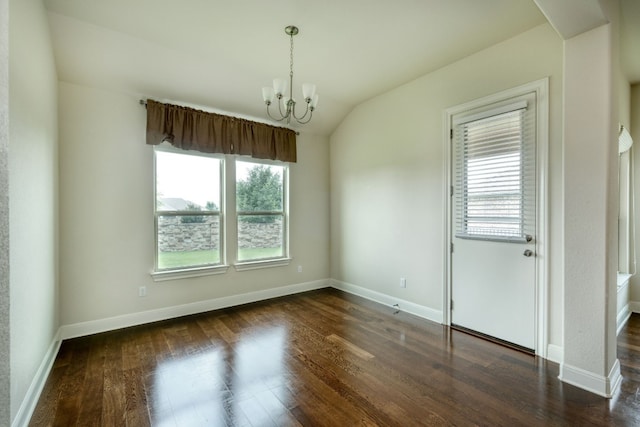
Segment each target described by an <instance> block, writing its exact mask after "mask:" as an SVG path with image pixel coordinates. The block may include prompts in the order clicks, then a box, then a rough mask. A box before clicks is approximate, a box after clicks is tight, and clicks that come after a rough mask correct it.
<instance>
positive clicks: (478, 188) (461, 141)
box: [451, 93, 536, 350]
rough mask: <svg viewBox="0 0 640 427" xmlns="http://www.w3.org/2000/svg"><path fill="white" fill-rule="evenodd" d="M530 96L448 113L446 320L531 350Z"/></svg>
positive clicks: (532, 97) (532, 133) (532, 198)
mask: <svg viewBox="0 0 640 427" xmlns="http://www.w3.org/2000/svg"><path fill="white" fill-rule="evenodd" d="M535 102H536V99H535V93H532V94H530V95H526V96H522V97H518V98H516V99H511V100H508V101H504V102H501V103H500V104H494V105H491V106H487V107H485V108H480V109H476V110H474V111H471V112H467V113H461V114H457V115H455V116H453V120H452V130H453V132H452V138H451V139H452V144H453V145H454V147H453V153H454V158H453V167H452V170H453V177H452V178H453V180H452V181H453V183H454V187H453V194H452V210H451V212H452V215H453V218H452V225H453V226H452V236H451V242H452V243H453V245H452V253H451V300H452V304H451V324H452V325H454V326H459V327H463V328H466V329H470V330H473V331H476V332H479V333H481V334H484V335H488V336H490V337H493V338H497V339H499V340H502V341H506V342H509V343H512V344H516V345H518V346H520V347H523V348H526V349H531V350H533V349H535V338H536V335H535V334H536V331H535V321H536V311H535V310H536V305H535V301H536V289H535V286H536V277H535V274H536V267H535V251H536V229H535V228H536V218H535V215H536V206H535V203H536V187H535V184H536V165H535V160H536V135H535V129H536V126H535V123H536V117H535V111H536V109H535Z"/></svg>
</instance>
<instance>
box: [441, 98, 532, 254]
mask: <svg viewBox="0 0 640 427" xmlns="http://www.w3.org/2000/svg"><path fill="white" fill-rule="evenodd" d="M497 104H498V105H495V104H494V105H487V106H484V107H481V108H479V110H480V111H479V112H478V109H476V110H475V111H473V110H472V111H471V112H460V113H458V114H456V117H453V118H452V124H451V129H452V133H451V142H452V144H453V146H454V147H455V149H454V151H461V152H462V153H463V154H460V156H461V164H459V165H458V166H457V168H459V170H458V173H459V174H460V173H461V174H462V176H461V177H460V178H459V179H455V180H454V181H455V182H452V184H454V185H453V186H452V188H453V187H456V190H455V197H454V198H453V200H452V203H453V204H454V205H455V209H454V211H455V210H460V215H461V217H460V222H458V223H456V224H452V225H453V227H454V228H455V237H457V238H461V239H471V240H489V241H500V242H512V243H526V242H527V241H528V239H529V235H528V234H527V233H528V228H529V227H530V226H531V225H532V224H530V222H529V215H530V214H531V212H530V210H529V206H528V205H525V200H529V201H533V200H534V199H535V198H537V195H536V194H537V190H536V188H535V176H533V177H531V176H530V175H529V173H531V172H528V173H525V170H524V169H523V165H524V162H525V161H527V162H533V164H534V169H535V162H536V157H537V155H536V148H535V144H533V145H532V144H531V142H530V140H529V138H533V139H534V140H535V138H536V136H535V130H533V131H525V128H526V127H527V126H528V124H530V123H531V122H532V120H533V121H535V115H536V105H537V104H536V98H535V96H534V95H533V94H532V93H526V94H521V95H518V96H515V97H513V98H509V99H505V100H503V101H502V102H499V103H497ZM516 112H518V122H519V125H518V132H519V134H520V136H519V141H520V143H519V147H518V149H517V150H506V151H505V152H504V154H514V153H516V152H517V153H519V158H518V162H519V180H518V183H519V184H518V186H519V190H518V195H519V204H520V206H519V215H518V218H517V219H514V221H507V217H506V216H497V217H490V218H489V219H488V220H489V221H491V219H501V222H502V223H503V225H504V224H506V223H507V222H513V224H515V225H517V233H508V232H507V230H504V231H505V232H504V233H500V232H498V231H499V228H496V229H495V230H496V232H494V233H490V232H479V231H470V230H469V221H470V220H471V221H473V220H474V218H473V215H471V216H470V215H469V214H468V209H469V202H470V201H471V198H470V197H469V194H468V189H469V188H468V187H469V186H468V182H467V177H468V174H469V164H468V161H469V160H470V156H469V154H468V153H467V150H468V149H469V146H468V144H467V141H468V139H467V138H466V133H465V132H466V131H467V127H466V126H467V125H468V124H472V123H475V122H479V121H483V120H485V119H491V118H499V117H501V116H505V115H507V114H512V113H516ZM530 132H534V133H533V134H531V133H530ZM511 148H513V147H511ZM498 154H499V153H498ZM452 161H455V156H453V157H452ZM525 180H526V181H525ZM529 181H533V182H534V186H533V187H530V186H528V185H527V183H528V182H529ZM452 194H453V193H452Z"/></svg>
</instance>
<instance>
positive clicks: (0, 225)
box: [0, 0, 11, 425]
mask: <svg viewBox="0 0 640 427" xmlns="http://www.w3.org/2000/svg"><path fill="white" fill-rule="evenodd" d="M8 40H9V0H0V402H7V404H4V403H3V404H1V405H0V425H9V424H11V411H10V407H9V404H8V402H9V401H10V390H11V380H10V378H11V377H10V369H9V368H10V363H9V360H10V350H9V348H10V347H9V345H10V334H9V328H10V323H9V317H10V316H9V307H10V304H9V284H10V282H9V171H8V167H7V166H8V157H9V152H8V148H9V42H8Z"/></svg>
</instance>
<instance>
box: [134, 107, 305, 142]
mask: <svg viewBox="0 0 640 427" xmlns="http://www.w3.org/2000/svg"><path fill="white" fill-rule="evenodd" d="M139 103H140V105H144V108H147V101H146V100H144V99H141V100H140V101H139ZM292 130H293V129H292ZM294 132H295V133H296V135H300V132H298V131H297V130H296V131H294Z"/></svg>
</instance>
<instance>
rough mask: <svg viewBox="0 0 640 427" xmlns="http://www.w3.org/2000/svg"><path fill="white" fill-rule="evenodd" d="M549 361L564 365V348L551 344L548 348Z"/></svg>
mask: <svg viewBox="0 0 640 427" xmlns="http://www.w3.org/2000/svg"><path fill="white" fill-rule="evenodd" d="M547 360H550V361H552V362H555V363H557V364H562V361H563V360H564V348H563V347H561V346H559V345H555V344H549V345H548V346H547Z"/></svg>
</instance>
